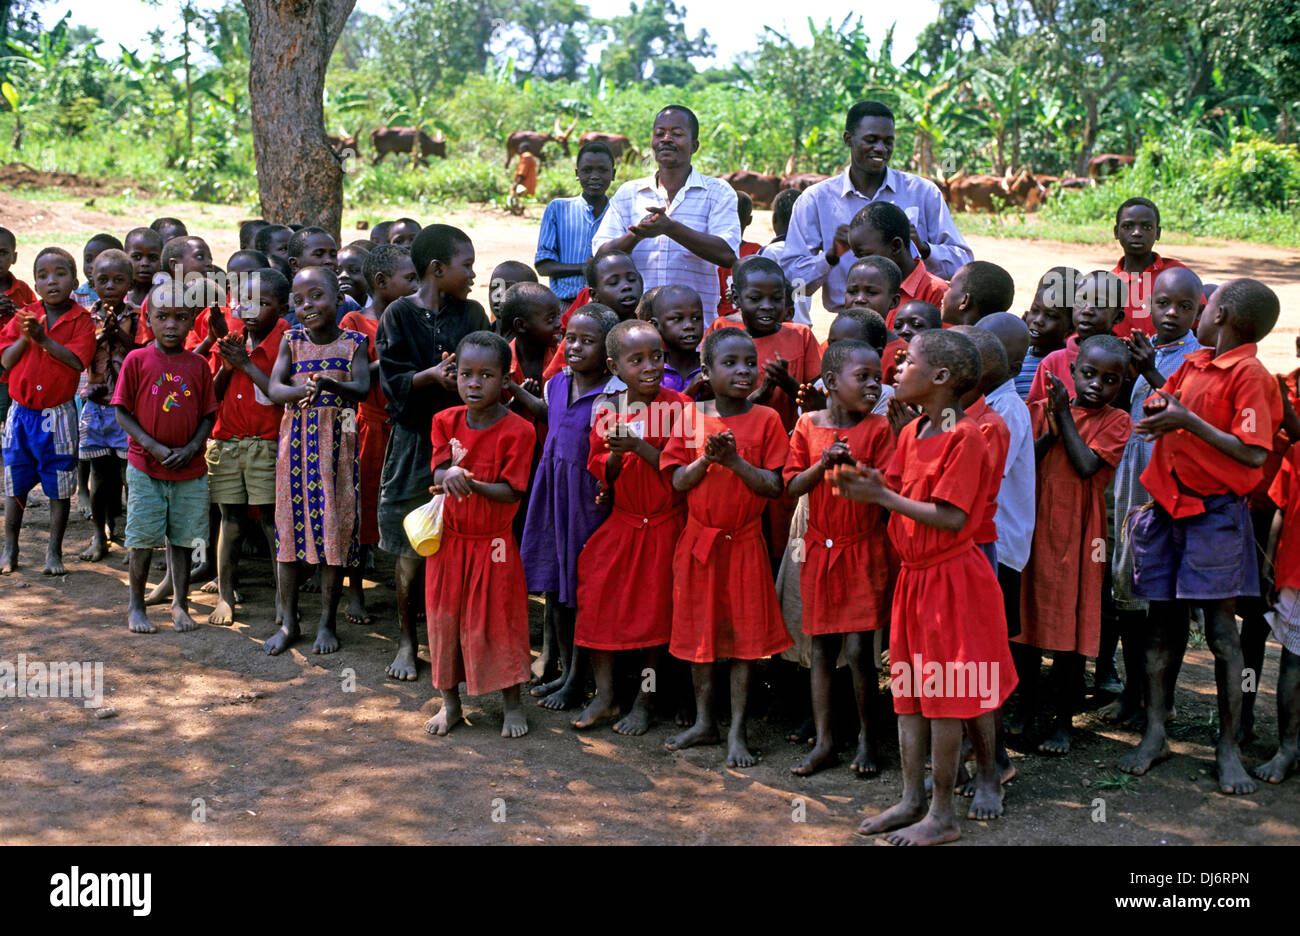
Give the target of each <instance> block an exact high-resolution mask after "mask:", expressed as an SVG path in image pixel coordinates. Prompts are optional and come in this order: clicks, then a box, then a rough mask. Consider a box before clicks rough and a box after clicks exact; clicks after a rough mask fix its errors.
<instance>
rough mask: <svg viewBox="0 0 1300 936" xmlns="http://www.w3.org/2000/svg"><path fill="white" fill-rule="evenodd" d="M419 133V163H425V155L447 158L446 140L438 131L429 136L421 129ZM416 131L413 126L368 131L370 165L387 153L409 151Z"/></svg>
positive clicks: (378, 128) (379, 128)
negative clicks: (370, 154)
mask: <svg viewBox="0 0 1300 936" xmlns="http://www.w3.org/2000/svg"><path fill="white" fill-rule="evenodd" d="M418 132H419V134H420V156H419V158H418V159H417V160H416V161H417V162H418V163H419V164H420V165H422V166H423V165H427V163H426V161H425V157H426V156H431V155H432V156H437V157H438V158H439V159H446V158H447V141H446V140H444V139H443V138H442V134H441V133H439V134H438V135H437V136H436V137H431V136H429V134H427V133H425V132H424V131H423V130H420V131H418ZM416 133H417V131H416V129H415V128H414V127H376V128H375V129H374V130H371V131H370V148H371V149H373V150H374V151H375V152H374V155H373V156H371V157H370V163H371V165H376V164H377V163H378V162H379V161H380V160H382V159H383V158H384V157H385V156H387V155H388V154H389V153H409V152H411V149H412V147H413V145H414V143H415V135H416Z"/></svg>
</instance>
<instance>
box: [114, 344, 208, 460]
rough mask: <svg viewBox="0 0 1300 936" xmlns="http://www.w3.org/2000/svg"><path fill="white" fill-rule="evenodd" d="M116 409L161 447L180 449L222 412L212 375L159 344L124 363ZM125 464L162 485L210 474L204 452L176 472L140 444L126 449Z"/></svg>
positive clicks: (191, 356) (189, 354) (193, 358)
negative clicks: (205, 422) (208, 418)
mask: <svg viewBox="0 0 1300 936" xmlns="http://www.w3.org/2000/svg"><path fill="white" fill-rule="evenodd" d="M113 405H114V406H122V407H125V408H126V410H127V412H129V413H130V414H131V415H132V416H134V417H135V418H136V420H137V421H138V422H139V423H140V428H141V429H143V430H144V432H145V434H146V435H147V436H149V437H150V438H152V439H153V440H154V441H156V442H158V443H159V444H160V445H165V446H167V447H169V448H180V447H182V446H184V445H187V444H189V441H190V439H192V438H194V432H195V430H197V429H198V427H199V423H200V422H201V421H202V420H203V417H205V416H208V415H209V414H212V413H215V412H216V411H217V397H216V394H215V393H213V392H212V371H210V370H208V362H207V361H205V360H203V358H201V357H199V356H198V355H197V354H195V353H194V352H193V351H180V352H178V353H176V354H164V353H163V352H161V351H159V350H158V345H157V344H149V345H146V346H145V347H143V348H137V349H136V350H134V351H132V352H131V353H130V354H128V355H127V356H126V360H125V361H124V362H123V363H122V373H121V374H119V375H118V378H117V390H116V391H114V393H113ZM126 460H127V462H129V463H130V464H131V465H133V466H135V467H136V468H138V469H139V470H140V471H143V472H144V473H145V474H147V475H148V476H149V477H151V478H157V479H158V480H159V481H189V480H192V479H194V478H201V477H203V475H205V474H207V471H208V463H207V462H206V461H205V460H204V458H203V452H202V451H200V452H199V454H197V455H196V456H194V458H192V459H191V460H190V463H189V464H188V465H185V466H183V467H181V468H179V469H177V470H175V471H171V470H169V469H167V468H164V467H163V466H162V463H161V462H159V461H158V459H156V458H154V457H153V456H152V455H150V454H149V453H148V452H146V451H145V450H144V449H143V448H142V447H141V446H140V443H139V442H137V441H136V440H135V439H131V443H130V445H128V446H127V452H126Z"/></svg>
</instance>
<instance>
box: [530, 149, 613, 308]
mask: <svg viewBox="0 0 1300 936" xmlns="http://www.w3.org/2000/svg"><path fill="white" fill-rule="evenodd" d="M574 175H576V176H577V177H578V185H579V186H580V187H581V189H582V194H581V195H577V196H574V197H573V198H557V199H555V200H554V201H552V202H550V203H549V204H548V205H547V206H546V211H544V212H543V213H542V228H541V230H540V231H538V232H537V254H536V256H535V257H534V258H533V262H534V265H535V266H536V267H537V272H538V273H540V274H541V275H542V276H549V277H550V278H551V292H553V293H555V295H557V296H559V297H560V298H561V299H563V300H564V302H565V304H566V305H567V304H568V303H570V302H572V301H573V298H574V297H575V296H576V295H578V292H579V291H580V290H581V289H582V287H583V286H586V285H587V281H586V279H584V278H583V275H582V269H583V265H584V264H586V262H587V261H588V260H589V259H591V238H592V235H593V234H595V233H596V228H597V227H598V226H599V225H600V221H601V219H602V218H604V217H605V210H606V209H607V208H608V207H609V197H608V196H607V194H606V193H607V192H608V191H609V184H610V183H611V182H613V181H614V154H613V152H612V151H611V150H610V148H609V147H608V146H606V145H605V144H604V143H601V142H600V141H598V140H593V141H592V142H590V143H584V144H583V145H582V149H580V150H578V161H577V163H576V169H575V171H574Z"/></svg>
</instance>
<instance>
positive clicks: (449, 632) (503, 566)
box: [424, 406, 534, 695]
mask: <svg viewBox="0 0 1300 936" xmlns="http://www.w3.org/2000/svg"><path fill="white" fill-rule="evenodd" d="M533 436H534V433H533V427H532V426H531V425H529V424H528V421H527V420H526V419H524V418H523V417H522V416H517V415H516V414H514V413H511V412H507V413H506V415H505V416H503V417H501V418H500V419H498V420H497V421H496V422H494V423H493V424H492V425H490V426H488V427H487V428H486V429H474V428H472V427H471V426H470V425H469V423H468V422H467V421H466V419H465V407H463V406H455V407H452V408H450V409H445V410H443V411H442V412H440V413H435V414H434V417H433V428H432V431H431V435H430V439H431V441H432V443H433V459H432V463H431V464H432V466H433V468H435V469H436V468H437V467H438V466H439V465H442V464H443V463H445V462H448V461H450V460H451V458H452V450H453V448H455V449H456V450H458V451H463V455H462V456H461V457H460V460H459V461H458V464H459V465H460V466H461V467H462V468H464V469H465V470H466V471H469V472H471V473H472V474H473V475H474V477H475V478H477V479H478V480H479V481H484V482H489V483H492V482H499V481H504V482H505V483H506V484H509V485H510V487H512V488H514V489H515V490H516V491H523V490H524V488H525V487H527V485H528V469H529V467H530V465H531V464H532V459H533ZM518 509H519V504H518V503H513V504H503V503H498V502H497V501H493V500H488V499H487V498H486V497H480V496H478V495H476V494H472V495H470V496H469V497H467V498H465V499H464V500H457V499H456V498H454V497H452V496H450V495H448V496H447V497H446V498H444V500H443V531H442V545H441V547H440V548H439V549H438V551H437V552H436V553H434V554H433V555H432V556H430V557H429V559H428V560H427V561H426V562H425V573H424V577H425V592H424V595H425V608H426V611H427V615H428V621H429V660H430V662H431V663H432V664H433V685H434V688H435V689H455V688H456V687H457V686H458V685H459V684H460V683H461V681H462V680H463V681H464V682H465V687H466V689H467V690H468V691H469V694H470V695H484V694H486V693H489V692H495V691H496V690H498V689H508V688H509V687H511V686H517V685H519V684H520V683H522V682H527V681H528V663H529V656H528V592H527V591H526V590H525V588H524V567H523V563H522V562H520V559H519V547H518V546H516V545H515V538H514V536H512V535H511V529H510V525H511V521H512V520H513V519H514V516H515V511H516V510H518Z"/></svg>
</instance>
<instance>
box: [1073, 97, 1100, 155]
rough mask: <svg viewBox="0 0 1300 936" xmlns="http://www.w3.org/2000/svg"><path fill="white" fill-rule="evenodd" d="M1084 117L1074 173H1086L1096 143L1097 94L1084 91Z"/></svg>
mask: <svg viewBox="0 0 1300 936" xmlns="http://www.w3.org/2000/svg"><path fill="white" fill-rule="evenodd" d="M1083 101H1084V108H1085V117H1084V122H1083V146H1082V147H1081V148H1080V150H1079V161H1078V162H1077V163H1076V164H1075V174H1076V175H1080V176H1087V175H1088V160H1090V159H1092V148H1093V146H1095V145H1096V143H1097V95H1095V94H1091V93H1088V92H1086V91H1085V93H1084V96H1083Z"/></svg>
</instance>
